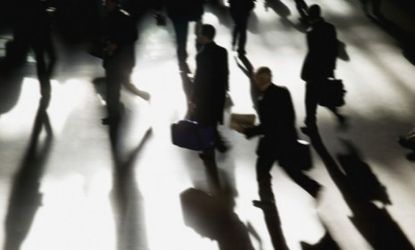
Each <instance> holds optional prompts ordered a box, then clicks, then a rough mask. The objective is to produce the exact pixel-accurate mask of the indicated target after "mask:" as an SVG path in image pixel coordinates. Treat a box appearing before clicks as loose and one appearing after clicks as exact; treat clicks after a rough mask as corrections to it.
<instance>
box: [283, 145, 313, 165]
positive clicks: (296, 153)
mask: <svg viewBox="0 0 415 250" xmlns="http://www.w3.org/2000/svg"><path fill="white" fill-rule="evenodd" d="M279 163H280V165H281V166H283V167H290V168H292V167H294V168H298V169H300V170H301V171H306V170H310V169H311V168H312V167H313V161H312V159H311V150H310V144H309V143H308V142H306V141H303V140H297V141H296V143H294V144H293V145H292V146H291V147H289V148H287V149H286V151H285V153H284V154H282V155H281V156H280V159H279Z"/></svg>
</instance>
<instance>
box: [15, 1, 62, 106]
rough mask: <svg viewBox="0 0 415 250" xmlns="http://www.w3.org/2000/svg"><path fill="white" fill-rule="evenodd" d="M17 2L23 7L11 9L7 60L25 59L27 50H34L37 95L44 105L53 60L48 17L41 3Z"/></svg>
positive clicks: (54, 55) (53, 53) (20, 60)
mask: <svg viewBox="0 0 415 250" xmlns="http://www.w3.org/2000/svg"><path fill="white" fill-rule="evenodd" d="M20 4H24V6H23V8H21V7H22V6H15V9H14V11H15V12H16V18H15V21H14V32H13V33H14V34H13V36H14V39H13V41H12V42H10V44H9V46H10V49H11V51H10V52H11V54H10V55H8V57H9V58H8V60H10V61H15V60H16V61H19V63H20V62H25V59H26V56H27V53H28V51H29V49H32V50H33V52H34V54H35V60H36V72H37V77H38V79H39V83H40V94H41V96H42V100H43V102H44V103H45V104H46V106H47V105H48V103H49V100H50V95H51V85H50V77H51V75H52V72H53V69H54V66H55V63H56V53H55V49H54V46H53V41H52V37H51V25H50V20H49V16H48V13H47V12H46V6H45V5H44V3H43V2H40V1H22V2H21V3H20Z"/></svg>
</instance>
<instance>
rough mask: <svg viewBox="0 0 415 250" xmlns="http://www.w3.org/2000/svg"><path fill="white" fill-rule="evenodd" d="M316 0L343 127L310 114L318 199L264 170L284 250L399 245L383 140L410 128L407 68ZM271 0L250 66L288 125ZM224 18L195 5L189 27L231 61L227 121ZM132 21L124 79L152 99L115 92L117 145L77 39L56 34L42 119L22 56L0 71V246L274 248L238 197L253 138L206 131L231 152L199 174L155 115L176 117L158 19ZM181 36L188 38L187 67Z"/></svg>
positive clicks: (296, 33)
mask: <svg viewBox="0 0 415 250" xmlns="http://www.w3.org/2000/svg"><path fill="white" fill-rule="evenodd" d="M315 2H316V3H320V4H321V6H322V7H323V13H324V15H325V16H326V17H327V19H328V20H329V21H330V22H332V23H333V24H335V25H336V27H337V29H338V36H339V39H340V40H341V41H342V42H343V43H344V44H345V45H346V47H345V49H346V51H347V57H344V58H346V59H344V60H339V61H338V67H337V70H336V76H337V77H338V78H341V79H343V80H344V83H345V85H346V88H347V94H346V100H347V104H346V106H344V108H342V112H343V113H344V114H345V115H347V116H348V117H349V119H350V120H349V121H350V127H349V128H348V129H347V130H340V129H339V128H338V126H337V124H336V121H335V118H334V117H333V116H332V115H331V114H330V113H329V112H327V110H324V109H321V108H320V109H319V114H318V120H319V121H318V125H319V128H320V134H321V138H322V143H318V144H317V145H315V147H314V149H313V152H312V153H313V160H314V168H313V169H312V170H310V171H309V175H310V176H311V177H313V178H314V179H316V180H317V181H319V182H320V183H321V184H323V185H324V187H325V188H324V190H323V192H322V194H321V197H320V199H319V201H318V202H316V201H315V200H313V199H312V198H311V197H309V196H308V195H307V193H306V192H304V191H303V190H301V189H300V188H299V187H298V186H296V185H295V184H294V183H293V182H292V181H291V180H290V179H289V178H288V177H287V175H286V174H285V173H284V171H283V170H281V169H280V168H278V167H277V166H276V167H275V168H274V169H273V170H272V175H273V184H274V186H273V188H274V193H275V195H276V199H277V206H278V213H279V217H280V219H281V228H282V232H283V235H284V238H285V240H286V242H287V244H288V245H289V247H290V249H292V250H298V249H302V248H301V242H306V243H308V244H310V245H313V244H314V245H316V246H320V248H313V249H336V247H335V245H337V246H338V248H340V249H345V250H366V249H391V250H395V249H396V250H400V249H413V247H412V246H415V197H414V190H415V172H414V171H415V163H414V162H411V161H409V160H407V159H406V154H407V153H408V152H407V151H406V150H404V149H402V148H401V147H399V145H398V144H397V142H396V140H397V137H398V136H399V135H401V134H404V133H406V132H407V131H408V130H409V129H410V128H411V127H412V126H413V123H414V122H415V113H414V107H415V98H414V96H415V84H414V79H415V70H414V66H413V65H411V64H410V63H409V62H408V61H407V60H406V59H405V58H404V56H403V55H402V52H401V49H400V48H399V47H398V46H397V43H396V41H395V40H394V39H393V38H392V37H391V36H389V35H388V34H386V33H385V32H384V31H383V30H382V29H381V28H379V27H378V26H377V25H375V24H374V23H373V22H371V21H370V20H369V19H368V18H366V17H365V16H364V15H363V13H362V11H361V10H360V6H359V3H357V2H353V1H343V0H333V1H329V2H328V1H319V0H317V1H315ZM284 4H285V7H284V6H277V7H275V6H274V8H271V7H270V8H268V9H265V8H264V6H263V3H262V1H259V3H258V4H257V7H256V9H255V14H254V15H253V16H252V17H251V23H250V27H249V37H248V46H247V57H248V58H249V60H250V62H251V63H252V65H253V66H254V67H258V66H269V67H270V68H271V69H272V70H273V73H274V82H275V83H276V84H279V85H283V86H286V87H287V88H288V89H289V90H290V91H291V94H292V97H293V101H294V105H295V108H296V112H297V123H298V126H300V125H301V123H302V119H303V118H304V105H303V98H304V84H303V82H302V81H301V79H300V78H299V72H300V69H301V65H302V61H303V59H304V55H305V53H306V45H305V36H304V33H303V32H302V30H301V28H300V27H299V26H298V25H297V22H298V21H297V20H298V19H297V18H298V16H297V12H296V11H295V7H294V1H284ZM275 9H276V10H278V11H277V12H278V13H276V12H275ZM290 12H291V13H290ZM225 14H226V11H224V10H221V9H212V8H208V10H207V13H206V14H205V16H204V22H206V23H210V24H213V25H214V26H215V27H216V28H217V38H216V41H217V43H218V44H220V45H222V46H224V47H226V48H227V49H228V51H229V54H230V57H229V68H230V85H231V86H230V94H231V96H232V99H233V102H234V105H233V106H232V108H231V110H230V111H229V112H228V113H227V117H228V116H229V113H230V112H233V113H254V110H253V108H252V102H251V99H250V94H249V84H250V83H249V80H248V78H247V77H246V76H245V74H244V72H243V70H241V68H243V66H241V62H240V61H238V60H236V59H235V57H234V55H233V54H232V52H231V50H230V40H231V35H230V34H231V32H230V28H231V20H230V18H229V17H228V16H227V15H225ZM140 30H141V32H140V40H139V41H138V42H137V59H138V60H137V64H136V68H135V70H134V73H133V76H132V81H133V83H134V84H135V85H136V86H137V87H139V88H140V89H144V90H147V91H148V92H149V93H150V94H151V102H146V101H144V100H142V99H141V98H139V97H137V96H134V95H132V94H131V93H129V92H128V91H123V93H122V94H123V95H122V98H123V103H124V105H125V116H124V117H125V119H124V121H123V124H122V127H121V129H120V130H119V133H118V135H117V136H116V137H117V139H116V140H111V138H110V133H109V130H108V128H107V127H106V126H103V125H101V118H102V117H103V116H105V108H104V102H103V99H102V97H101V95H100V93H101V90H102V86H101V85H100V83H99V82H100V81H97V80H96V79H97V78H100V77H102V76H103V75H104V72H103V69H102V67H101V62H100V61H99V60H98V59H96V58H93V57H91V56H90V55H88V54H87V53H86V52H85V50H84V49H83V47H81V46H80V47H74V46H67V45H65V44H64V43H61V42H59V39H57V42H58V49H59V63H58V66H57V69H56V72H55V75H54V78H53V81H52V88H53V96H52V100H51V103H50V106H49V109H48V111H47V116H39V115H37V111H38V103H39V85H38V82H37V79H36V75H35V70H34V66H35V64H34V62H33V59H32V58H28V64H27V66H25V67H24V68H23V69H21V70H20V71H19V72H18V73H16V74H14V75H13V76H11V77H7V78H5V77H2V82H1V84H0V89H1V91H0V96H1V97H0V194H1V195H0V224H1V225H4V226H3V227H2V228H1V229H0V245H2V247H3V249H4V250H17V249H21V250H39V249H42V250H49V249H54V250H56V249H59V250H81V249H85V250H115V249H117V250H130V249H131V250H132V249H137V250H144V249H149V250H166V249H169V250H188V249H189V250H190V249H192V250H195V249H197V250H211V249H222V250H225V249H227V250H229V249H232V250H245V249H246V250H248V249H252V248H253V249H258V250H260V249H262V250H270V249H274V248H273V245H272V241H273V240H274V241H275V239H276V238H277V235H275V232H273V233H271V234H270V233H269V232H268V227H267V225H268V224H267V223H266V221H265V220H264V219H267V221H268V222H269V220H270V217H269V216H268V217H267V216H266V214H265V216H264V213H263V211H262V210H260V209H258V208H256V207H254V206H252V203H251V201H252V200H253V199H256V198H257V186H256V180H255V169H254V166H255V159H256V158H255V147H256V143H257V140H256V139H252V140H246V139H245V138H244V137H242V136H241V135H240V134H238V133H236V132H234V131H232V130H230V129H229V128H228V126H227V124H225V126H223V127H221V130H222V132H223V134H224V135H225V136H226V138H227V140H228V141H229V143H230V144H231V145H232V149H231V151H229V153H226V154H220V153H218V154H217V156H216V159H217V172H215V171H213V172H212V169H210V168H207V167H205V166H204V165H203V163H202V161H201V160H200V159H199V157H198V155H197V153H196V152H193V151H188V150H185V149H182V148H178V147H176V146H174V145H172V144H171V140H170V124H171V123H173V122H176V121H178V120H179V119H181V118H183V117H184V115H185V112H186V103H185V95H184V92H183V86H182V80H181V78H180V75H179V71H178V66H177V63H176V57H175V48H174V37H173V33H172V27H171V25H168V26H167V27H166V28H165V27H159V26H156V23H155V21H154V19H152V17H151V16H150V15H148V16H146V17H145V18H144V19H143V21H142V22H141V24H140ZM5 38H6V37H2V39H1V40H0V42H1V43H3V41H4V39H5ZM193 41H194V36H192V35H191V36H189V45H188V47H189V48H188V50H189V54H190V56H189V60H188V62H189V65H190V68H191V69H192V70H194V65H195V63H194V60H193V59H194V56H195V49H194V46H193ZM0 53H3V50H0ZM347 58H348V59H347ZM238 65H239V66H238ZM5 79H6V80H5ZM94 79H95V80H94ZM301 137H302V138H303V139H305V140H309V139H308V138H307V137H306V136H304V135H301ZM191 188H194V189H191ZM186 190H187V191H186ZM184 191H186V192H184ZM274 219H275V218H274ZM272 223H275V224H277V220H276V219H275V221H271V224H272ZM328 239H329V240H328ZM330 239H331V240H330ZM319 242H320V243H319ZM324 244H326V246H325V247H324V246H322V245H324ZM303 245H304V244H303ZM219 246H220V248H219ZM251 246H252V247H251ZM304 249H306V248H304ZM307 249H309V248H307Z"/></svg>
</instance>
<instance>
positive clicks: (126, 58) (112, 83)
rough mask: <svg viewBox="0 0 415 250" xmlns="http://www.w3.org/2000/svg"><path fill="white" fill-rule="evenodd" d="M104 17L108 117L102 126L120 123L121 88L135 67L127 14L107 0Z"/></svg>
mask: <svg viewBox="0 0 415 250" xmlns="http://www.w3.org/2000/svg"><path fill="white" fill-rule="evenodd" d="M105 6H106V10H107V15H106V17H105V20H104V43H105V47H104V68H105V74H106V102H107V111H108V117H107V118H104V119H103V121H102V122H103V124H105V125H107V124H110V123H114V122H115V123H116V122H118V121H119V119H120V116H121V114H120V106H121V104H120V94H121V85H122V84H123V83H127V84H128V83H129V82H130V75H131V72H132V69H133V68H134V65H135V49H134V45H135V41H136V40H137V38H138V34H137V27H136V25H135V23H134V20H133V19H132V17H131V16H130V15H129V14H128V12H126V11H124V10H122V9H120V8H119V7H118V0H106V1H105Z"/></svg>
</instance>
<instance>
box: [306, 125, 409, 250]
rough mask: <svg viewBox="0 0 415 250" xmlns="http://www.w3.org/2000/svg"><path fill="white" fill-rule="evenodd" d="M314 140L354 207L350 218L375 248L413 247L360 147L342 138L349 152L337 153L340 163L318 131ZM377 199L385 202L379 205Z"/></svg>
mask: <svg viewBox="0 0 415 250" xmlns="http://www.w3.org/2000/svg"><path fill="white" fill-rule="evenodd" d="M311 142H312V144H313V146H314V148H315V150H316V151H317V153H318V154H319V155H320V157H321V159H322V161H323V163H324V164H325V166H326V168H327V171H328V173H329V175H330V177H331V178H332V179H333V181H334V183H335V184H336V185H337V187H338V189H339V190H340V192H341V193H342V195H343V198H344V200H345V201H346V203H347V204H348V206H349V208H350V209H351V211H352V213H353V215H352V216H351V217H350V220H351V221H352V223H353V225H354V226H355V227H356V229H357V230H358V231H359V232H360V233H361V234H362V236H363V237H364V238H365V239H366V240H367V242H368V243H369V244H370V245H371V246H372V247H373V248H374V249H376V250H390V249H400V250H413V249H414V247H413V246H412V245H411V243H410V241H409V240H408V238H407V237H406V236H405V234H404V232H403V231H402V230H401V228H400V227H399V225H398V224H397V223H396V221H394V219H393V218H392V217H391V216H390V214H389V212H388V211H387V209H386V205H388V204H390V199H389V197H388V195H387V193H386V188H385V187H384V186H383V185H382V184H381V183H380V182H379V181H378V179H377V178H376V176H375V174H374V173H373V172H372V171H371V170H370V166H369V165H368V164H367V163H366V162H364V161H363V160H362V158H361V155H360V153H359V152H358V150H357V148H356V147H355V146H354V145H353V144H352V143H351V142H349V141H343V143H344V145H345V147H346V149H347V152H346V153H345V154H339V155H338V157H337V158H338V161H339V162H340V165H338V164H337V162H336V161H335V160H334V159H333V157H332V156H331V155H330V153H329V151H328V150H327V148H326V147H325V145H324V143H323V141H322V139H321V137H320V135H319V134H318V132H317V133H316V134H315V135H312V136H311ZM374 202H380V203H382V205H381V206H377V205H375V203H374Z"/></svg>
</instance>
